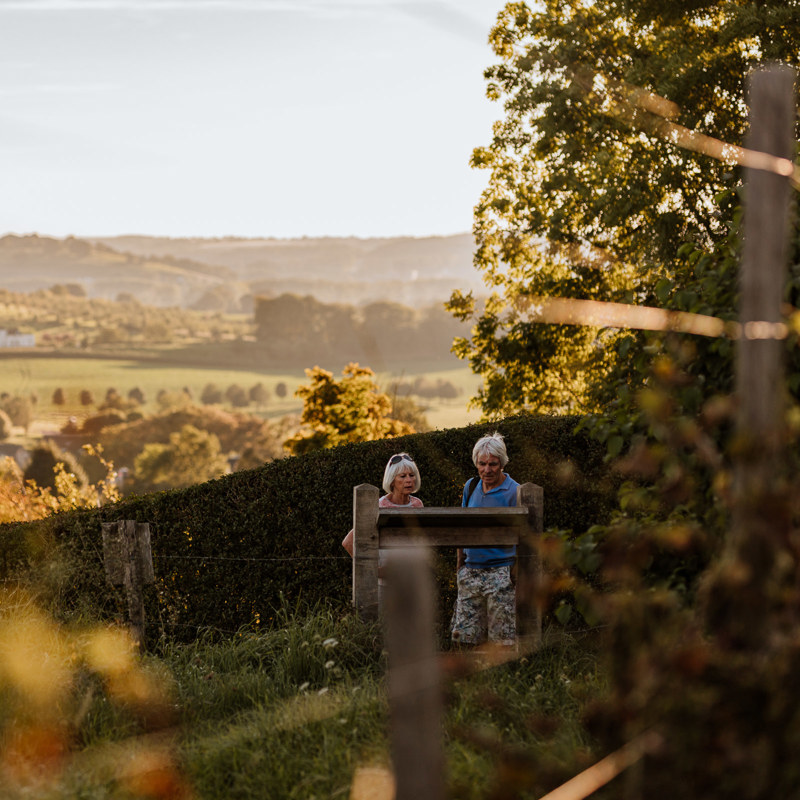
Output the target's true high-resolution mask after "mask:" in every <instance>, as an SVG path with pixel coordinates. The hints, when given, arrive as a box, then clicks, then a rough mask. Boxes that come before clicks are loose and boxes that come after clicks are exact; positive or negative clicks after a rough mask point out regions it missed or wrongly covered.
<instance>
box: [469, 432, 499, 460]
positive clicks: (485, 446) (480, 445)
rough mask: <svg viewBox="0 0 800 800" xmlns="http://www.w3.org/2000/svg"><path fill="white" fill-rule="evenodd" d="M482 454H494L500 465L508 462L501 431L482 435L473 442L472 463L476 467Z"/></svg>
mask: <svg viewBox="0 0 800 800" xmlns="http://www.w3.org/2000/svg"><path fill="white" fill-rule="evenodd" d="M482 455H489V456H494V457H495V458H497V459H499V460H500V466H501V467H504V466H505V465H506V464H508V453H507V452H506V443H505V442H504V441H503V435H502V434H501V433H497V431H495V432H494V433H492V434H489V435H488V436H483V437H482V438H480V439H478V441H477V442H475V447H473V448H472V463H473V464H474V465H475V466H476V467H477V466H478V459H479V458H480V457H481V456H482Z"/></svg>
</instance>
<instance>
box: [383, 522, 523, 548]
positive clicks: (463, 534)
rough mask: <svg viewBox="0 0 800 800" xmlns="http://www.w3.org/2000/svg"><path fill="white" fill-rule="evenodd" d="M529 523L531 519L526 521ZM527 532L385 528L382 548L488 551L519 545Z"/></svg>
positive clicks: (499, 529)
mask: <svg viewBox="0 0 800 800" xmlns="http://www.w3.org/2000/svg"><path fill="white" fill-rule="evenodd" d="M526 519H527V517H526ZM521 532H524V528H516V527H515V528H491V527H481V528H462V529H458V528H444V529H438V528H427V527H414V528H412V527H411V526H409V527H407V528H403V529H402V530H393V529H391V528H388V529H387V528H382V529H381V531H380V546H381V548H386V549H389V548H393V549H394V548H400V547H413V546H415V545H417V544H425V545H428V546H431V547H434V546H435V547H484V546H492V547H494V546H500V545H512V544H516V543H517V542H518V541H519V539H520V534H521Z"/></svg>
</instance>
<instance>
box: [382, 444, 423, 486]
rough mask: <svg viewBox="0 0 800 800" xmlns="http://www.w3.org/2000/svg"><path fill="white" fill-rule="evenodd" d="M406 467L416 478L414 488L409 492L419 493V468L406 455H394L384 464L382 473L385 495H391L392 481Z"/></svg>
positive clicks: (420, 480)
mask: <svg viewBox="0 0 800 800" xmlns="http://www.w3.org/2000/svg"><path fill="white" fill-rule="evenodd" d="M392 462H394V463H392ZM406 467H409V468H410V469H411V471H412V472H413V473H414V477H415V478H416V482H415V483H414V488H413V489H412V490H411V491H412V492H418V491H419V487H420V485H421V484H422V478H420V476H419V467H417V465H416V464H415V463H414V459H413V458H411V456H410V455H409V454H408V453H395V454H394V455H393V456H392V457H391V458H390V459H389V460H388V461H387V462H386V469H385V470H384V471H383V491H384V492H386V494H391V491H392V484H393V483H394V479H395V478H396V477H397V476H398V474H399V473H400V472H402V471H403V470H404V469H405V468H406Z"/></svg>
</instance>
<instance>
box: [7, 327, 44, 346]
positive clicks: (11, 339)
mask: <svg viewBox="0 0 800 800" xmlns="http://www.w3.org/2000/svg"><path fill="white" fill-rule="evenodd" d="M35 346H36V337H35V336H34V335H33V334H32V333H9V332H8V331H7V330H5V329H4V328H0V347H35Z"/></svg>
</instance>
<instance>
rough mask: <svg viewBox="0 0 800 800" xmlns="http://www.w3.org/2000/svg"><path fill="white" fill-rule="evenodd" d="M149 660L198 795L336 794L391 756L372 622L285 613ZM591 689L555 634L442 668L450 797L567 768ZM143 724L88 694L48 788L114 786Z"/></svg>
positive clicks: (575, 765) (583, 741) (544, 778)
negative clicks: (504, 658) (478, 664)
mask: <svg viewBox="0 0 800 800" xmlns="http://www.w3.org/2000/svg"><path fill="white" fill-rule="evenodd" d="M147 662H148V669H149V670H150V671H151V672H153V673H157V674H160V675H162V676H163V675H165V674H167V673H168V674H169V675H170V676H171V681H172V684H173V687H174V688H173V693H174V697H173V699H174V700H176V701H177V704H178V708H179V712H178V713H179V728H178V729H177V731H178V732H177V739H176V740H174V743H176V744H177V755H178V761H179V762H180V763H181V764H182V765H183V766H182V768H183V771H184V778H185V780H187V781H188V783H189V784H190V785H191V786H192V788H193V791H194V792H195V796H196V797H198V798H203V800H260V799H261V798H263V799H264V800H267V798H270V800H279V799H280V798H297V800H308V798H312V797H313V798H333V797H347V796H348V795H349V789H350V784H351V781H352V779H353V775H354V772H355V771H356V770H357V769H358V768H359V767H365V766H375V765H384V766H385V765H388V764H389V763H390V755H389V743H388V736H387V725H388V719H387V702H386V694H385V687H384V683H383V672H384V669H385V662H384V658H383V653H382V651H381V644H380V632H379V630H378V629H376V628H374V627H370V626H365V625H362V624H361V623H359V622H358V621H357V620H356V619H355V618H354V617H352V616H346V617H343V618H336V617H334V616H333V615H332V614H331V613H329V612H326V611H321V610H314V611H311V612H307V613H304V614H297V615H294V614H290V613H288V612H287V613H286V614H285V615H284V617H283V619H281V620H280V621H279V623H278V625H277V626H276V628H275V629H273V630H272V631H270V632H265V633H259V634H243V635H241V636H239V637H237V638H236V639H235V640H234V641H233V642H224V643H214V642H212V641H210V640H207V641H203V640H201V641H199V642H197V643H195V644H192V645H188V646H177V647H176V646H171V645H170V646H165V647H164V649H163V650H162V651H161V652H160V653H159V654H158V656H152V657H149V658H148V659H147ZM602 686H603V678H602V673H601V670H600V669H599V668H598V665H597V662H596V659H595V657H594V651H593V647H592V646H591V645H590V644H589V643H588V642H587V641H584V642H579V641H577V640H576V639H574V638H570V637H566V636H565V635H564V634H563V633H559V634H552V635H551V636H550V637H549V640H546V642H545V645H544V646H543V648H542V649H541V650H540V651H539V652H538V653H537V654H535V655H533V656H531V657H528V658H524V659H522V660H521V661H519V662H514V663H511V664H508V665H504V666H500V667H495V668H492V669H489V670H486V671H483V672H480V671H479V672H477V673H475V674H473V675H471V676H468V677H460V678H458V679H447V680H446V697H447V702H446V719H445V728H444V737H445V741H446V759H447V782H448V785H449V791H450V793H451V794H450V796H453V797H458V798H462V799H464V800H470V799H471V798H475V799H476V800H477V798H485V797H501V796H503V797H505V796H508V797H511V796H514V797H531V798H532V797H538V796H540V795H541V794H543V793H544V792H545V791H547V790H548V789H550V788H553V786H555V785H558V784H559V783H561V782H562V781H563V780H565V779H567V778H568V777H570V776H571V775H572V774H573V773H574V772H575V771H576V770H578V769H580V767H581V766H582V765H584V764H585V763H586V761H587V759H591V758H592V757H593V756H592V755H591V741H590V739H589V737H588V736H587V734H586V732H585V731H584V730H583V728H582V726H581V724H580V716H581V713H582V710H583V709H584V707H585V705H586V703H587V702H590V701H591V699H592V698H593V697H596V696H597V695H598V694H600V693H601V692H602ZM145 716H146V715H145ZM141 730H142V728H141V722H137V721H136V720H135V719H134V718H133V716H132V715H131V714H130V713H129V712H126V710H125V709H123V708H121V707H117V706H114V704H113V703H108V702H106V701H105V700H104V698H103V696H101V695H98V696H96V697H95V698H94V699H93V701H92V706H91V708H90V710H89V712H88V713H87V715H86V717H85V721H84V725H83V730H82V732H81V738H82V741H83V742H84V743H87V746H86V747H85V748H84V749H83V751H82V752H81V754H80V757H79V758H77V759H76V760H75V761H74V766H73V769H71V770H70V771H69V772H68V774H67V775H66V776H65V780H64V783H63V786H62V787H61V790H62V791H59V793H58V794H56V795H54V796H56V797H72V796H80V797H92V798H105V797H117V796H121V795H117V794H116V792H117V791H118V788H119V782H120V773H119V768H118V765H119V763H120V758H122V757H123V756H125V757H126V758H127V760H128V761H129V762H130V763H136V760H137V755H136V754H137V753H139V757H141V753H142V751H143V750H147V749H150V750H152V748H153V740H148V739H141V738H136V736H135V734H136V733H138V732H141ZM172 733H173V734H175V733H176V730H175V729H173V730H172ZM156 741H157V740H156ZM114 742H117V743H118V744H119V749H113V748H111V745H112V744H113V743H114ZM109 754H113V758H112V757H110V756H109ZM142 760H143V762H144V763H148V760H147V759H142ZM152 760H153V756H152V753H151V754H150V762H152ZM501 785H502V786H504V787H505V792H508V793H507V794H506V793H499V792H500V791H501V790H500V788H499V787H500V786H501ZM514 790H516V791H517V792H518V793H515V791H514Z"/></svg>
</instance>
